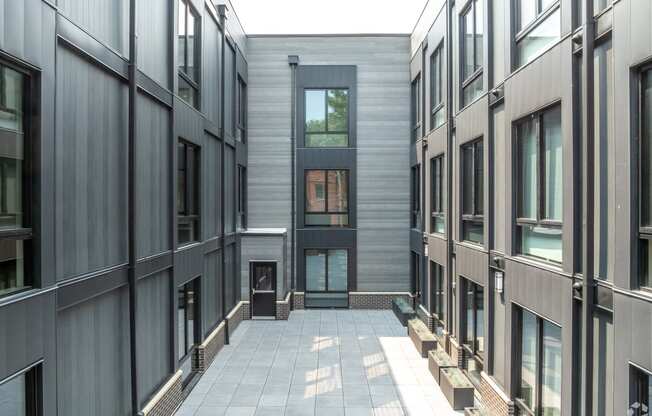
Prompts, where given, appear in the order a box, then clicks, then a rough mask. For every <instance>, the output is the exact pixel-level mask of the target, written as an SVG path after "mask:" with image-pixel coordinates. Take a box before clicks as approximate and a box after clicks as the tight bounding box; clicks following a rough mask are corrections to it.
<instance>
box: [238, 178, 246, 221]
mask: <svg viewBox="0 0 652 416" xmlns="http://www.w3.org/2000/svg"><path fill="white" fill-rule="evenodd" d="M238 228H247V168H246V167H244V166H241V165H238Z"/></svg>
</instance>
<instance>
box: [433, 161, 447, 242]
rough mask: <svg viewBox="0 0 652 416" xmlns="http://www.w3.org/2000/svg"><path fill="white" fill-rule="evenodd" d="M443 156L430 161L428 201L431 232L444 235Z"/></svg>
mask: <svg viewBox="0 0 652 416" xmlns="http://www.w3.org/2000/svg"><path fill="white" fill-rule="evenodd" d="M443 178H444V155H439V156H437V157H434V158H432V159H431V160H430V181H431V183H430V189H431V192H432V195H431V197H430V198H431V201H430V208H431V209H430V210H431V229H432V232H434V233H438V234H444V227H445V225H446V216H445V214H444V186H443V182H444V180H443Z"/></svg>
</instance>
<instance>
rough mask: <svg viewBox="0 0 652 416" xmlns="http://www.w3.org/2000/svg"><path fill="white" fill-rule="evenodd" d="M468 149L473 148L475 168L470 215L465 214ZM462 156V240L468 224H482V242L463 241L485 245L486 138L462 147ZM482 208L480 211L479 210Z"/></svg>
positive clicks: (473, 167)
mask: <svg viewBox="0 0 652 416" xmlns="http://www.w3.org/2000/svg"><path fill="white" fill-rule="evenodd" d="M467 147H471V148H472V151H473V166H471V171H472V172H473V174H472V177H471V183H470V185H471V189H472V190H471V194H472V198H471V207H469V208H470V210H469V211H470V213H465V211H466V208H465V207H464V172H465V171H466V169H465V165H464V164H465V163H466V162H465V159H464V157H463V154H464V151H465V149H466V148H467ZM460 148H461V149H460V150H461V151H460V154H461V155H462V157H461V159H460V165H461V166H460V171H461V174H460V178H461V180H460V181H459V186H460V188H461V189H460V198H461V204H460V206H461V222H462V233H461V234H462V238H464V227H465V225H466V224H481V225H482V240H483V241H482V242H477V241H471V240H463V241H468V242H471V243H473V244H483V243H484V240H485V234H484V193H485V186H484V153H485V152H484V138H483V137H479V138H477V139H474V140H471V141H468V142H466V143H464V144H463V145H461V146H460ZM478 149H480V150H481V152H479V151H478ZM478 165H480V166H481V169H478ZM478 183H481V187H478V186H477V184H478ZM479 189H482V192H480V191H479ZM478 207H480V209H478Z"/></svg>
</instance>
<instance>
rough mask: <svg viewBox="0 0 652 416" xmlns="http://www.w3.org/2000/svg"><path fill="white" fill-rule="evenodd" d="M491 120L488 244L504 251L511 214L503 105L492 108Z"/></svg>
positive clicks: (507, 138) (506, 136) (492, 247)
mask: <svg viewBox="0 0 652 416" xmlns="http://www.w3.org/2000/svg"><path fill="white" fill-rule="evenodd" d="M491 117H492V120H491V123H492V127H493V129H492V139H493V143H492V149H491V150H492V152H493V153H492V159H493V170H492V174H491V181H492V184H491V185H492V187H493V193H492V195H490V198H491V201H492V209H491V214H492V220H493V226H492V231H493V241H492V244H491V245H490V248H491V249H492V250H496V251H500V252H501V253H504V252H505V234H507V233H509V232H511V229H510V228H509V227H510V225H511V215H509V214H508V212H507V210H506V208H505V199H506V194H505V181H506V178H507V176H506V170H507V166H508V165H509V164H508V163H507V161H506V160H505V151H506V147H507V146H510V147H511V142H510V140H509V135H508V134H507V132H506V131H505V106H504V105H499V106H497V107H495V108H494V109H493V112H492V114H491Z"/></svg>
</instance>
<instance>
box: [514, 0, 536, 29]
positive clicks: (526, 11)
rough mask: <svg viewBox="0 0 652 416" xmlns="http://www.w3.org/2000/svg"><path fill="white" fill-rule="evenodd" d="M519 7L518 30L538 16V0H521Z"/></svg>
mask: <svg viewBox="0 0 652 416" xmlns="http://www.w3.org/2000/svg"><path fill="white" fill-rule="evenodd" d="M517 7H518V23H519V25H518V30H521V29H523V28H524V27H525V26H527V24H528V23H530V22H531V21H533V20H534V18H535V17H536V16H537V0H519V2H518V6H517Z"/></svg>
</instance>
